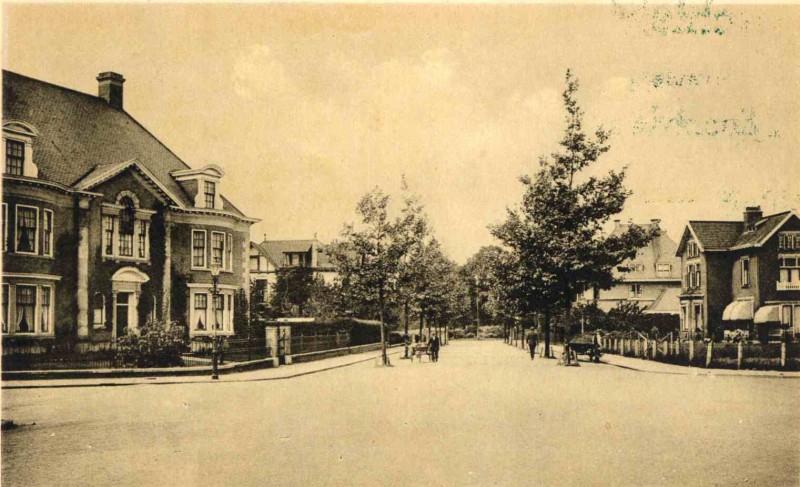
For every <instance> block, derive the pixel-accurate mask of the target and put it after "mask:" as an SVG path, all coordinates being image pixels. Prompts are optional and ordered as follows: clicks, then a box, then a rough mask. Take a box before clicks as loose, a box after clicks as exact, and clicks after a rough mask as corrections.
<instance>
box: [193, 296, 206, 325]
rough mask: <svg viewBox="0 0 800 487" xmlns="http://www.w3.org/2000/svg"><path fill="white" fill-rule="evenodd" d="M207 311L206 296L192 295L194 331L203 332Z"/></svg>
mask: <svg viewBox="0 0 800 487" xmlns="http://www.w3.org/2000/svg"><path fill="white" fill-rule="evenodd" d="M207 309H208V294H204V293H197V294H195V295H194V315H195V318H196V319H195V326H194V328H195V330H205V329H206V321H207V319H208V317H207V316H206V310H207Z"/></svg>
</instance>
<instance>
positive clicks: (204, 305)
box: [189, 284, 236, 335]
mask: <svg viewBox="0 0 800 487" xmlns="http://www.w3.org/2000/svg"><path fill="white" fill-rule="evenodd" d="M235 292H236V290H235V288H234V287H233V286H224V287H222V288H221V289H219V290H218V292H217V294H216V295H214V293H213V292H212V288H211V286H210V285H208V284H189V294H190V300H189V303H190V304H191V307H190V309H189V322H190V323H191V326H190V327H189V329H190V334H191V335H211V334H213V333H215V332H216V333H219V334H221V335H231V334H233V295H234V293H235Z"/></svg>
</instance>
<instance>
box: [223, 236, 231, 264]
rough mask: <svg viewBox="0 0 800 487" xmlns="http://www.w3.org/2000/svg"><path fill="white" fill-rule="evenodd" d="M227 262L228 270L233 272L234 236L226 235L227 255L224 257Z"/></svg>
mask: <svg viewBox="0 0 800 487" xmlns="http://www.w3.org/2000/svg"><path fill="white" fill-rule="evenodd" d="M223 259H224V260H225V264H226V268H225V270H227V271H228V272H233V234H232V233H226V234H225V255H224V256H223Z"/></svg>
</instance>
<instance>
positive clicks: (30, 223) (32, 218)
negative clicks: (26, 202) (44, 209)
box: [15, 205, 39, 254]
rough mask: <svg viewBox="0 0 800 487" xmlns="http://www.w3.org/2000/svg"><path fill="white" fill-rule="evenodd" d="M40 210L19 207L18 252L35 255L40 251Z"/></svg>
mask: <svg viewBox="0 0 800 487" xmlns="http://www.w3.org/2000/svg"><path fill="white" fill-rule="evenodd" d="M38 223H39V208H36V207H33V206H23V205H17V238H16V241H17V242H16V248H15V249H16V251H17V252H19V253H24V254H35V253H37V252H38V250H39V229H38Z"/></svg>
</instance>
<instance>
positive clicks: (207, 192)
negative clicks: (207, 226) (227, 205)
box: [170, 164, 225, 210]
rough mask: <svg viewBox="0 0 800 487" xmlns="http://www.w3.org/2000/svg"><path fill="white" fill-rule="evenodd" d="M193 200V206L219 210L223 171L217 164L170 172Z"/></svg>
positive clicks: (220, 206)
mask: <svg viewBox="0 0 800 487" xmlns="http://www.w3.org/2000/svg"><path fill="white" fill-rule="evenodd" d="M170 174H171V175H172V177H174V178H175V180H176V181H178V182H179V183H180V184H181V186H182V187H183V189H184V190H185V191H186V193H188V194H189V195H190V197H191V198H192V200H193V201H194V207H195V208H205V209H209V210H221V209H222V198H221V197H220V190H219V185H220V180H221V179H222V177H223V176H224V175H225V172H224V171H223V170H222V168H220V167H219V166H215V165H213V164H209V165H208V166H205V167H203V168H201V169H184V170H182V171H173V172H171V173H170Z"/></svg>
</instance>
